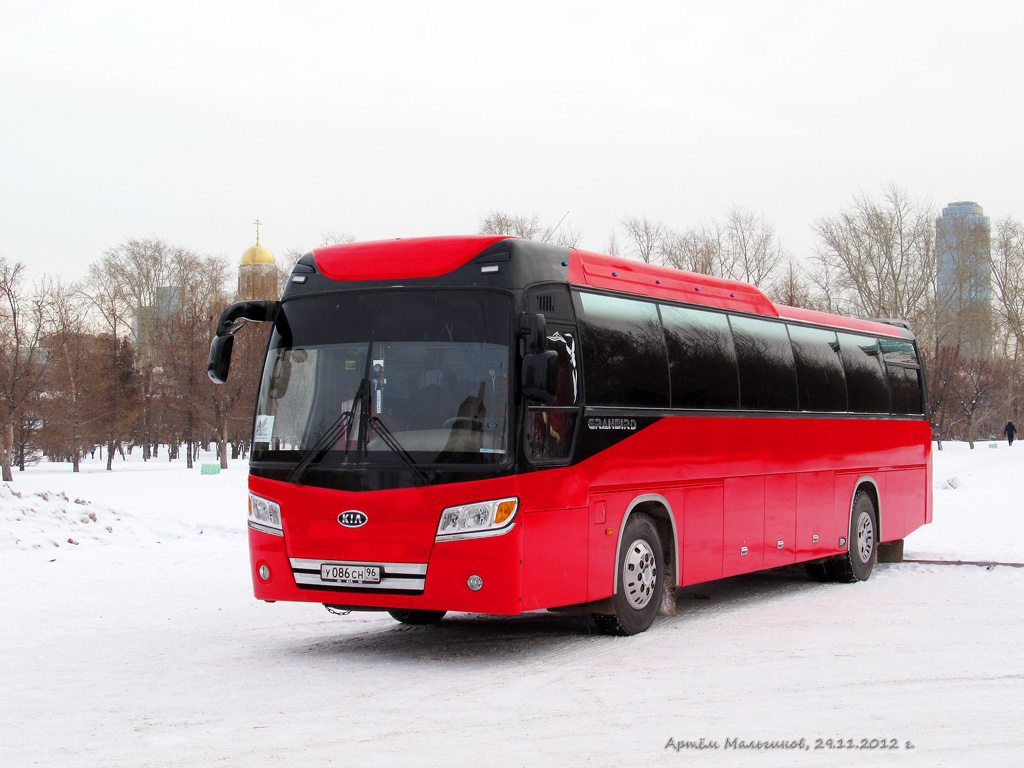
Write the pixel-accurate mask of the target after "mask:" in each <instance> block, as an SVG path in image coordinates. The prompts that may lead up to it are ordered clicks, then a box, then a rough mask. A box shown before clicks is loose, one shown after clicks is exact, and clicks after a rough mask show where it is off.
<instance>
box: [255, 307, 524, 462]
mask: <svg viewBox="0 0 1024 768" xmlns="http://www.w3.org/2000/svg"><path fill="white" fill-rule="evenodd" d="M462 297H463V298H462V300H461V302H460V305H459V306H458V307H457V309H458V310H459V311H458V312H452V313H451V314H450V316H448V317H446V318H443V320H444V322H439V321H438V318H437V317H436V316H435V317H431V314H432V313H435V314H436V313H437V312H439V311H444V310H449V309H451V307H450V306H449V305H450V303H451V302H450V300H444V301H439V300H438V299H436V298H433V297H429V296H426V295H424V294H414V295H413V296H410V295H409V294H404V295H403V297H402V298H403V307H404V308H405V310H406V311H407V312H415V310H417V308H418V309H419V310H420V311H421V312H422V315H421V317H422V318H423V322H420V323H416V322H415V321H414V322H413V323H409V322H408V319H407V318H408V315H407V316H406V319H405V320H404V321H403V322H402V323H397V322H388V321H389V320H390V319H391V318H390V316H389V315H386V314H382V305H386V304H388V302H389V299H390V297H389V296H387V295H382V296H380V297H375V298H376V303H375V304H374V305H373V307H372V309H373V312H374V315H375V317H376V318H377V321H376V322H372V323H371V322H367V318H366V317H364V316H363V317H360V320H361V321H362V322H360V323H357V324H353V323H345V322H344V321H343V320H342V322H334V320H332V318H331V317H324V318H322V323H320V324H318V326H317V327H318V328H320V329H322V327H323V325H324V324H327V326H328V327H330V328H334V329H337V331H338V332H337V335H339V336H342V337H344V336H345V335H346V334H347V335H350V336H351V335H354V331H353V328H352V326H353V325H362V326H363V335H364V339H361V340H359V341H356V340H348V339H344V338H341V339H339V340H338V341H337V342H336V343H331V342H330V340H329V339H328V338H324V337H325V336H330V335H331V334H330V333H329V332H327V331H323V332H318V333H315V334H306V335H308V336H309V341H315V342H318V343H301V344H300V342H303V341H304V339H303V338H301V336H303V335H304V334H302V333H301V330H302V328H301V326H302V322H301V320H302V318H301V317H299V318H298V319H299V320H300V322H294V320H295V316H296V315H298V312H297V310H299V309H306V310H307V311H309V312H312V313H314V314H315V312H316V311H318V310H323V308H324V307H323V306H320V307H317V306H315V305H311V306H309V307H308V308H307V307H302V306H298V305H300V304H301V302H298V301H296V302H293V303H292V305H293V306H291V307H289V309H290V310H291V314H292V316H293V317H292V320H293V322H291V323H290V325H288V327H287V328H285V329H284V331H285V332H284V333H282V329H280V328H279V329H276V330H275V333H274V338H273V339H272V341H271V349H270V352H269V354H268V358H267V363H266V367H265V370H264V380H263V386H262V388H261V392H260V400H259V407H258V412H257V418H256V434H255V440H254V443H255V445H254V451H253V460H254V461H261V460H274V461H297V462H301V463H302V464H307V463H309V462H310V461H313V462H317V463H319V462H321V460H322V461H323V463H324V464H325V465H338V464H346V463H354V462H366V461H369V462H371V463H392V464H393V463H396V462H405V463H406V464H410V463H415V464H416V465H423V464H449V463H481V462H484V463H486V462H494V461H501V460H503V459H504V456H505V455H506V452H507V434H506V418H507V410H508V367H509V348H508V343H507V329H508V323H509V322H510V321H509V314H508V309H509V307H508V304H507V302H506V301H504V300H501V299H502V297H495V296H493V295H492V296H488V297H487V300H486V301H485V300H483V299H482V297H480V296H477V295H475V294H465V293H464V294H462ZM468 299H472V300H471V301H468ZM496 299H497V300H496ZM309 303H310V304H312V302H309ZM353 304H354V305H357V306H358V307H359V309H360V311H361V312H362V313H363V315H365V314H366V313H367V307H366V302H363V303H361V304H360V303H359V302H353ZM417 304H419V305H420V306H419V307H417ZM494 304H497V305H498V307H497V308H494V307H489V306H488V305H494ZM286 307H288V305H286ZM328 308H329V309H334V310H336V311H337V313H338V314H343V309H342V307H341V306H340V305H338V303H337V302H336V301H334V302H333V303H332V306H330V307H328ZM387 308H390V307H387ZM499 316H500V318H499ZM382 318H384V319H383V320H382ZM297 326H298V327H297ZM399 335H401V336H407V337H411V338H394V337H395V336H399ZM289 336H292V337H293V338H288V337H289ZM365 336H370V337H371V338H370V339H366V338H365ZM417 336H418V337H419V338H417ZM432 336H442V337H443V338H431V337H432ZM424 337H425V338H424ZM289 342H290V343H289ZM361 387H364V390H363V393H362V396H360V388H361ZM354 404H355V408H354V409H353V405H354ZM349 412H351V415H350V416H348V417H347V418H343V417H344V415H345V414H347V413H349Z"/></svg>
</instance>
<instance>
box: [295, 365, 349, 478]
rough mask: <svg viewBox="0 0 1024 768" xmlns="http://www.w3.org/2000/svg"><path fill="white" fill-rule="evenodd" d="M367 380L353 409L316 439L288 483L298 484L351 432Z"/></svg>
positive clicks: (346, 441) (296, 466) (336, 420)
mask: <svg viewBox="0 0 1024 768" xmlns="http://www.w3.org/2000/svg"><path fill="white" fill-rule="evenodd" d="M366 383H367V379H363V380H362V382H361V383H360V384H359V389H358V390H357V391H356V396H355V397H354V398H353V399H352V408H351V409H350V410H348V411H344V412H343V413H342V414H341V415H340V416H339V417H338V418H336V419H335V420H334V421H333V422H331V424H330V426H328V427H327V429H325V430H324V431H323V433H321V435H320V437H318V438H317V439H316V442H314V443H313V445H311V446H310V447H309V449H308V450H307V451H306V452H305V453H304V454H303V455H302V458H301V459H300V460H299V463H298V464H296V465H295V468H294V469H293V470H292V471H291V472H289V473H288V480H287V481H288V482H289V483H297V482H300V481H301V479H302V476H303V475H304V474H305V472H306V470H307V469H308V468H309V466H310V465H311V464H313V463H314V462H319V461H320V460H321V459H323V457H324V456H326V455H327V452H328V451H329V450H331V448H332V447H333V446H334V444H335V443H336V442H337V441H338V438H339V437H341V436H342V435H343V434H345V435H348V434H349V430H350V429H351V427H352V423H353V422H354V421H355V420H356V418H357V417H356V414H357V413H358V409H359V407H360V404H361V403H362V400H363V395H364V392H365V390H366ZM348 442H349V440H348V438H347V437H346V440H345V455H346V456H348Z"/></svg>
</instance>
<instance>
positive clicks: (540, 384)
mask: <svg viewBox="0 0 1024 768" xmlns="http://www.w3.org/2000/svg"><path fill="white" fill-rule="evenodd" d="M557 380H558V353H557V352H555V351H554V350H553V349H549V350H546V351H543V352H531V353H530V354H528V355H525V356H524V357H523V371H522V389H523V395H524V396H525V397H527V398H529V399H531V400H539V401H540V402H542V403H553V402H555V400H556V399H557V397H558V394H557V393H556V392H555V382H556V381H557Z"/></svg>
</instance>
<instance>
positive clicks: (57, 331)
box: [0, 239, 283, 481]
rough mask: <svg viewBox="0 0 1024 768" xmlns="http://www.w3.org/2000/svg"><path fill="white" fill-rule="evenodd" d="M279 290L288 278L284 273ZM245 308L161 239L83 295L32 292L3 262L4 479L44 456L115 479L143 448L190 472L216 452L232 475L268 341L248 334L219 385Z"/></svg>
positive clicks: (103, 271)
mask: <svg viewBox="0 0 1024 768" xmlns="http://www.w3.org/2000/svg"><path fill="white" fill-rule="evenodd" d="M276 277H277V285H276V287H275V288H276V289H279V288H280V285H281V284H282V279H283V276H282V275H281V274H280V273H278V274H277V275H276ZM234 296H235V285H234V271H233V269H232V268H231V266H230V265H229V263H228V262H227V260H225V259H223V258H220V257H214V256H206V255H202V254H198V253H195V252H194V251H191V250H188V249H186V248H181V247H177V246H174V245H171V244H169V243H167V242H165V241H163V240H159V239H143V240H127V241H125V242H123V243H121V244H120V245H117V246H115V247H114V248H111V249H110V250H109V251H107V252H106V253H105V254H104V255H103V256H102V258H100V259H99V260H98V261H96V262H95V263H93V264H91V265H90V266H89V269H88V274H87V277H86V278H84V279H83V280H81V281H78V282H74V283H70V282H65V281H63V280H61V279H59V278H50V277H43V278H42V279H41V280H39V281H37V282H34V283H32V282H30V281H29V279H28V276H27V274H26V269H25V265H24V264H23V263H20V262H14V263H12V262H10V261H8V260H7V259H6V258H4V257H2V256H0V307H2V308H0V471H2V476H3V479H4V480H7V481H9V480H11V479H12V477H13V475H12V468H13V467H14V466H18V467H20V468H21V469H24V467H25V465H26V463H29V462H31V461H33V460H34V459H35V458H38V457H39V456H40V455H47V456H48V457H50V458H52V459H56V460H67V461H71V462H72V463H73V464H74V467H75V470H76V471H77V469H78V465H79V461H80V460H81V458H82V457H83V456H84V455H86V453H93V452H94V451H95V450H96V449H97V448H99V450H100V451H101V454H102V453H104V452H105V454H106V459H107V468H108V469H110V468H111V466H112V462H113V461H114V457H115V456H116V455H118V454H121V455H123V454H124V453H125V452H126V451H131V450H132V449H133V448H137V449H138V450H140V451H141V452H142V455H143V458H144V459H146V460H149V459H151V458H155V457H156V455H157V453H158V451H159V446H161V445H163V446H166V448H165V450H166V452H167V457H168V459H175V458H178V457H179V455H180V452H181V448H182V447H184V458H185V461H186V462H187V463H188V465H189V466H191V465H192V461H193V458H194V456H196V455H197V454H198V448H199V446H200V445H203V444H208V443H210V442H216V443H217V445H218V448H219V453H220V459H221V466H222V467H226V466H227V462H228V455H229V450H230V453H231V454H233V455H234V456H235V457H237V456H238V455H240V454H242V453H244V451H245V449H246V448H247V445H248V441H249V439H250V437H251V434H250V433H251V428H252V413H253V403H254V397H255V390H256V384H257V380H258V376H259V367H260V365H261V358H262V353H263V349H264V346H265V342H266V329H263V332H261V331H260V329H258V328H253V329H249V331H248V332H246V333H244V334H239V337H238V339H237V342H236V346H235V359H234V366H233V371H232V373H233V375H232V377H231V379H230V380H229V382H228V383H227V384H226V385H224V386H220V387H215V386H213V385H212V384H211V383H210V382H209V380H208V379H207V377H206V360H207V353H208V350H209V343H210V338H211V336H212V334H213V330H214V328H215V325H216V321H217V319H218V317H219V315H220V312H221V310H222V309H223V308H224V307H225V306H226V305H227V304H228V303H230V302H231V301H232V300H233V299H234Z"/></svg>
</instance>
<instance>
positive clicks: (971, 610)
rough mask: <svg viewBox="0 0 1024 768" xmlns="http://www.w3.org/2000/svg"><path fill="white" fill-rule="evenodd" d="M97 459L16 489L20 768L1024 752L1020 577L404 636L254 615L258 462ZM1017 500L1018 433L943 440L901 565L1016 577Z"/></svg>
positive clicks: (1, 535)
mask: <svg viewBox="0 0 1024 768" xmlns="http://www.w3.org/2000/svg"><path fill="white" fill-rule="evenodd" d="M205 460H206V461H211V459H210V458H209V457H205ZM104 466H105V464H104V463H102V462H101V461H100V460H99V459H98V458H97V459H95V460H90V461H87V462H86V463H85V465H84V467H83V471H82V472H81V473H79V474H77V475H76V474H72V473H71V471H70V467H69V466H66V465H48V464H41V465H38V466H36V467H31V468H29V470H28V471H26V472H24V473H19V472H16V473H15V482H14V483H11V484H10V485H9V486H8V487H3V486H0V579H2V582H3V592H2V597H0V765H2V766H29V765H44V766H54V765H61V766H79V765H81V766H143V765H160V766H206V765H216V766H268V765H281V766H286V765H287V766H290V765H302V766H319V765H332V766H377V765H380V766H393V765H402V766H434V765H458V766H461V765H474V766H475V765H487V766H496V767H498V766H534V765H543V766H549V765H550V766H560V765H571V766H618V765H624V764H627V763H628V762H639V763H640V764H653V765H687V766H692V765H697V766H732V765H750V766H776V765H777V766H789V765H797V766H799V765H808V766H810V765H813V766H873V765H885V766H980V765H985V766H1018V765H1021V764H1024V757H1022V755H1024V728H1022V726H1021V722H1022V716H1024V621H1022V619H1024V568H1016V567H1010V566H1007V565H996V566H994V567H984V566H975V565H953V564H920V563H903V564H895V565H878V566H877V567H876V570H875V572H874V574H873V576H872V577H871V580H870V581H868V582H866V583H863V584H857V585H833V584H817V583H813V582H810V581H809V580H807V579H806V578H805V577H804V576H803V573H802V570H800V569H798V568H791V569H782V570H778V571H773V572H769V573H762V574H756V575H751V576H745V577H738V578H732V579H728V580H725V581H722V582H719V583H715V584H712V585H704V586H699V587H693V588H687V589H684V590H681V591H680V593H679V596H678V607H679V615H678V616H676V617H674V618H661V619H659V620H658V621H657V622H656V623H655V625H654V627H652V628H651V629H650V630H649V631H648V632H646V633H644V634H642V635H638V636H636V637H630V638H614V637H604V636H601V635H596V634H593V633H592V630H591V628H590V625H589V624H588V622H587V621H586V620H584V619H581V618H576V617H567V616H562V615H556V614H547V613H538V614H530V615H528V616H522V617H515V618H512V617H493V616H477V615H466V614H454V615H449V617H448V618H446V619H445V620H444V621H443V622H441V623H440V624H438V625H435V626H429V627H406V626H403V625H399V624H397V623H395V622H393V621H392V620H391V619H390V618H389V617H388V616H387V615H386V614H372V613H369V614H351V615H349V616H346V617H336V616H331V615H330V614H328V613H327V612H326V611H325V610H324V609H323V608H322V607H320V606H317V605H299V604H284V603H277V604H273V605H270V604H265V603H260V602H257V601H255V600H254V599H253V598H252V596H251V585H250V583H249V570H248V555H247V551H246V536H245V523H244V501H245V472H246V469H245V466H244V465H243V464H241V463H238V464H235V465H234V466H233V467H232V468H231V469H229V470H227V471H226V472H222V473H221V474H219V475H201V474H200V471H199V468H198V465H197V467H196V469H194V470H191V471H189V470H186V469H184V465H183V463H182V462H175V463H174V464H170V463H168V462H167V461H166V459H165V458H164V457H161V458H160V459H159V460H157V461H152V462H149V463H143V462H142V461H141V460H139V457H138V456H137V455H136V456H135V457H133V458H131V459H129V461H127V462H121V461H117V462H115V464H114V471H113V472H109V473H108V472H105V471H103V470H104ZM954 486H955V487H954ZM1022 492H1024V445H1021V446H1015V447H1014V448H1013V449H1008V448H1007V447H1006V445H1005V443H1001V444H999V445H998V447H997V448H996V449H992V448H990V447H988V444H979V447H978V448H977V449H976V450H974V451H969V450H968V449H967V447H966V446H965V445H961V444H947V445H946V446H945V450H943V451H941V452H936V453H935V522H934V524H933V525H931V526H929V527H927V528H925V529H923V530H921V531H918V532H916V533H914V534H913V535H912V536H910V537H909V538H908V539H907V545H906V549H907V553H906V554H907V557H908V558H915V559H921V560H944V561H960V560H974V561H985V562H1002V563H1024V502H1022V498H1024V493H1022ZM69 539H70V541H69ZM801 739H803V740H804V742H803V746H804V747H806V748H803V747H800V746H797V747H796V748H790V747H792V742H797V743H799V742H800V740H801ZM701 740H703V746H705V747H707V748H705V749H699V747H700V746H701V744H702V742H701ZM757 741H762V742H773V743H775V744H774V748H767V747H765V746H764V745H762V746H761V748H757V747H756V745H755V746H753V747H749V746H747V747H745V746H744V745H749V744H750V743H752V742H757ZM780 742H787V743H789V744H780ZM839 744H841V745H842V747H843V748H842V749H840V748H839V746H838V745H839ZM851 744H852V745H853V746H854V747H862V746H863V747H865V748H864V749H853V750H851V749H849V748H848V747H849V746H850V745H851ZM819 746H820V747H821V748H819V749H816V747H819ZM882 747H885V748H884V749H883V748H882Z"/></svg>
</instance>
